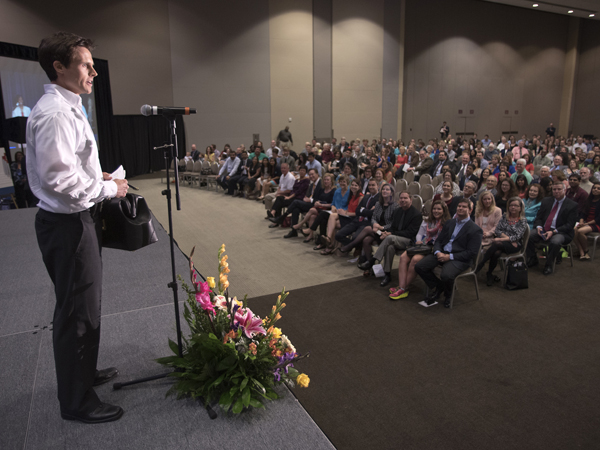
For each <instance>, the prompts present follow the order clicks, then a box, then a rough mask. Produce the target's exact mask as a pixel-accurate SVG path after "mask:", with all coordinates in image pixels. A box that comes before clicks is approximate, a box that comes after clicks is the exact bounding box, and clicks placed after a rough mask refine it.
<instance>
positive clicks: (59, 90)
mask: <svg viewBox="0 0 600 450" xmlns="http://www.w3.org/2000/svg"><path fill="white" fill-rule="evenodd" d="M44 91H45V92H46V94H58V95H60V96H62V97H63V98H64V99H65V100H66V101H67V103H69V104H70V105H71V106H74V107H76V108H81V96H80V95H77V94H75V93H74V92H71V91H69V90H68V89H65V88H64V87H62V86H59V85H58V84H54V83H51V84H45V85H44Z"/></svg>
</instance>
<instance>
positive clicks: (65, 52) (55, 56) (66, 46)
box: [38, 31, 94, 81]
mask: <svg viewBox="0 0 600 450" xmlns="http://www.w3.org/2000/svg"><path fill="white" fill-rule="evenodd" d="M76 47H84V48H87V49H88V50H89V51H90V52H91V51H92V50H93V49H94V43H93V41H92V40H91V39H86V38H83V37H81V36H77V35H76V34H73V33H67V32H65V31H59V32H58V33H55V34H53V35H52V36H50V37H47V38H44V39H42V42H40V46H39V48H38V61H39V63H40V65H41V66H42V69H44V72H46V75H48V78H49V79H50V81H56V79H57V78H58V74H57V73H56V70H54V61H58V62H60V63H61V64H62V65H63V66H65V67H69V65H70V64H71V61H72V60H73V53H74V52H75V48H76Z"/></svg>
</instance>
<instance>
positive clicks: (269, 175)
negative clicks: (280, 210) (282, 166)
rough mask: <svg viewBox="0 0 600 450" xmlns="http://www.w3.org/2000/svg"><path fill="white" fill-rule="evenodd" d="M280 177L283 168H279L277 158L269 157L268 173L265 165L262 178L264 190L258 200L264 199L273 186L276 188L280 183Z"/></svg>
mask: <svg viewBox="0 0 600 450" xmlns="http://www.w3.org/2000/svg"><path fill="white" fill-rule="evenodd" d="M265 159H266V158H265ZM265 175H266V176H265ZM279 177H281V170H279V167H277V160H276V159H275V158H271V159H269V166H268V169H267V172H266V173H265V170H264V166H263V174H262V176H261V179H262V180H263V183H262V192H261V195H260V197H258V198H257V199H256V200H264V198H265V195H267V194H268V193H269V190H270V189H271V187H275V188H276V187H277V186H278V185H279Z"/></svg>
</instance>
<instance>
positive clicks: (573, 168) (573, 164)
mask: <svg viewBox="0 0 600 450" xmlns="http://www.w3.org/2000/svg"><path fill="white" fill-rule="evenodd" d="M564 173H565V176H566V177H567V179H569V177H570V176H571V175H573V174H574V173H577V174H578V173H579V166H578V165H577V160H576V159H575V158H573V159H572V160H571V161H569V166H568V167H567V168H566V169H565V170H564Z"/></svg>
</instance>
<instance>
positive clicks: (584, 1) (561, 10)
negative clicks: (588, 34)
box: [481, 0, 600, 20]
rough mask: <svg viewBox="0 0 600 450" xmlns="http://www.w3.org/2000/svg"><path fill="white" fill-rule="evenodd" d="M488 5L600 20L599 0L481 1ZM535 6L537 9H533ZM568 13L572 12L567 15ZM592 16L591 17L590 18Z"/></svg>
mask: <svg viewBox="0 0 600 450" xmlns="http://www.w3.org/2000/svg"><path fill="white" fill-rule="evenodd" d="M481 1H484V2H490V3H501V4H503V5H510V6H518V7H520V8H527V9H535V10H538V11H544V12H550V13H555V14H563V15H565V16H575V17H580V18H585V19H590V20H600V0H550V1H535V0H481ZM534 4H537V5H538V6H537V7H535V8H534V7H533V5H534ZM569 11H573V12H572V13H569ZM591 15H593V16H591Z"/></svg>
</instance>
